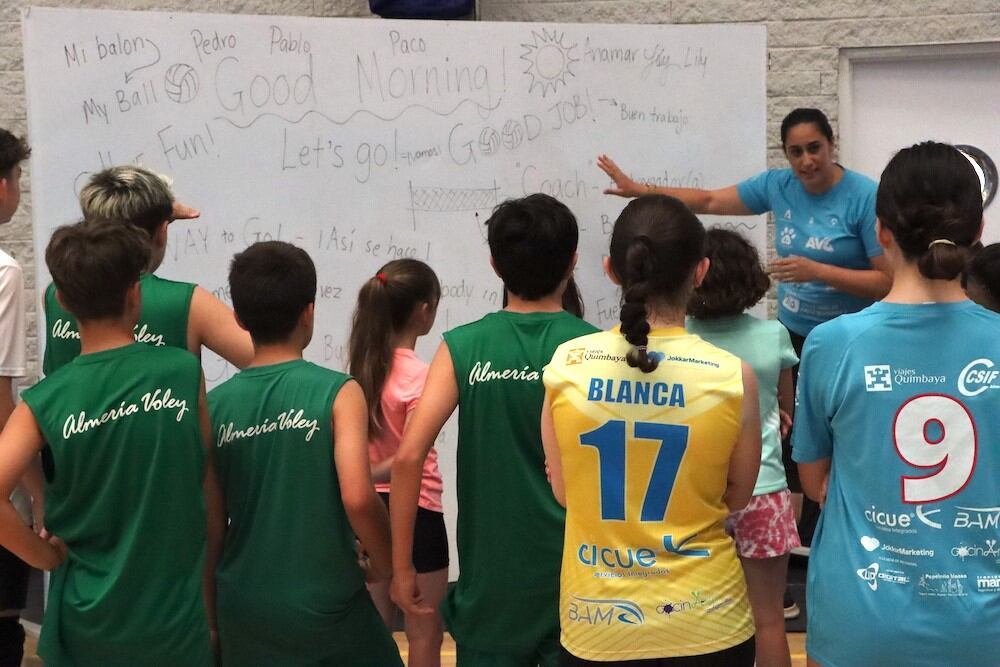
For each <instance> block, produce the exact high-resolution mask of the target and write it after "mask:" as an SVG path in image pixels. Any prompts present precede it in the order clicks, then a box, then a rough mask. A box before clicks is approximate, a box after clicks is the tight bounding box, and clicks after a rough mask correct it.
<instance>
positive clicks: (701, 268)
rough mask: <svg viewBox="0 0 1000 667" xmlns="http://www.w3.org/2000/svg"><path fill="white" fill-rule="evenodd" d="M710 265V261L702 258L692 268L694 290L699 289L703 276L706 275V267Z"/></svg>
mask: <svg viewBox="0 0 1000 667" xmlns="http://www.w3.org/2000/svg"><path fill="white" fill-rule="evenodd" d="M711 265H712V260H710V259H709V258H708V257H702V258H701V261H700V262H698V264H697V265H696V266H695V267H694V286H695V288H696V289H697V288H698V287H701V283H702V281H704V280H705V275H706V274H707V273H708V267H710V266H711Z"/></svg>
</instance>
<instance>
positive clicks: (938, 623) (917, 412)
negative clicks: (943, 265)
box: [793, 301, 1000, 667]
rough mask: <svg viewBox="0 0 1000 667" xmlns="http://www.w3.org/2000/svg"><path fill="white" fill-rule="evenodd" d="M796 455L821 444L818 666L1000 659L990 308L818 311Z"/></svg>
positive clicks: (813, 565)
mask: <svg viewBox="0 0 1000 667" xmlns="http://www.w3.org/2000/svg"><path fill="white" fill-rule="evenodd" d="M793 444H794V453H793V457H794V459H795V460H796V461H799V462H813V461H818V460H822V459H825V458H831V457H832V468H831V474H830V482H829V489H828V492H827V497H826V505H825V506H824V508H823V513H822V515H821V518H820V523H819V526H818V528H817V531H816V536H815V538H814V540H813V546H812V554H811V556H810V559H809V581H808V591H807V593H808V599H809V627H808V640H807V650H808V652H809V654H810V656H811V657H812V658H814V659H815V660H818V661H819V662H820V663H821V664H822V665H824V667H864V666H867V665H872V666H875V665H879V666H882V665H907V667H922V666H926V667H941V666H943V665H962V666H963V667H980V666H981V667H987V666H990V667H993V666H995V665H997V664H998V662H1000V657H998V653H997V650H996V649H997V648H998V647H1000V315H997V314H996V313H993V312H990V311H988V310H986V309H984V308H982V307H980V306H977V305H975V304H973V303H972V302H970V301H963V302H959V303H946V304H891V303H876V304H875V305H873V306H871V307H869V308H867V309H865V310H863V311H861V312H860V313H856V314H853V315H845V316H842V317H839V318H837V319H835V320H832V321H830V322H827V323H825V324H822V325H820V326H818V327H817V328H816V329H815V330H813V332H812V333H811V334H810V335H809V337H808V339H807V340H806V344H805V349H804V350H803V354H802V366H801V369H800V374H799V385H798V397H797V407H796V414H795V426H794V433H793Z"/></svg>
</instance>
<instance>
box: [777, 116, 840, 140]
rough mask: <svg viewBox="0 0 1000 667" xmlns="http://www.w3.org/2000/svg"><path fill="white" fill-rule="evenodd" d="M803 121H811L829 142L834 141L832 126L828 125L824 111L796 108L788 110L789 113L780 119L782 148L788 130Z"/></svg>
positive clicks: (828, 121)
mask: <svg viewBox="0 0 1000 667" xmlns="http://www.w3.org/2000/svg"><path fill="white" fill-rule="evenodd" d="M803 123H812V124H813V125H815V126H816V129H817V130H819V131H820V132H821V133H822V134H823V136H824V137H826V138H827V139H828V140H829V141H830V143H831V144H832V143H834V141H833V127H831V126H830V120H829V119H828V118H827V117H826V114H825V113H823V112H822V111H820V110H819V109H809V108H798V109H793V110H792V111H791V112H789V114H788V115H787V116H785V117H784V119H783V120H782V121H781V147H782V148H784V147H785V140H786V139H788V131H789V130H791V129H792V128H793V127H795V126H796V125H801V124H803Z"/></svg>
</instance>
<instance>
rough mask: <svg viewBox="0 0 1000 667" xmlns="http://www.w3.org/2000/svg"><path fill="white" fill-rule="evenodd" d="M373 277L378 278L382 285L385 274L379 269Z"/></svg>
mask: <svg viewBox="0 0 1000 667" xmlns="http://www.w3.org/2000/svg"><path fill="white" fill-rule="evenodd" d="M375 279H376V280H378V281H379V282H380V283H382V284H383V285H385V274H384V273H382V272H381V271H379V272H378V273H376V274H375Z"/></svg>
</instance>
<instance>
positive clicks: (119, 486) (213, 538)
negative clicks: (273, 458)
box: [0, 225, 222, 667]
mask: <svg viewBox="0 0 1000 667" xmlns="http://www.w3.org/2000/svg"><path fill="white" fill-rule="evenodd" d="M149 252H150V251H149V246H148V241H147V240H146V239H145V238H144V236H143V235H142V233H141V232H139V231H138V230H135V229H131V228H128V227H126V226H122V225H72V226H67V227H61V228H60V229H58V230H56V232H55V233H54V234H53V236H52V239H51V241H50V242H49V246H48V249H47V250H46V254H45V260H46V263H47V264H48V267H49V271H50V273H51V274H52V278H53V281H54V282H55V285H56V290H57V295H58V298H59V299H60V301H61V302H62V303H63V305H64V306H65V307H66V308H67V310H68V311H69V312H71V313H73V314H74V316H75V317H76V318H77V320H78V321H79V325H80V335H81V345H82V349H81V354H80V356H78V357H76V358H75V359H74V360H73V361H71V362H70V363H68V364H67V365H66V366H64V367H63V368H62V369H60V371H59V372H57V373H54V374H53V375H51V376H49V377H48V378H46V379H45V380H43V381H41V382H40V383H39V384H37V385H35V386H34V387H32V388H31V389H29V390H27V391H25V392H24V394H23V396H22V398H23V402H22V403H21V405H19V406H18V407H17V408H16V409H15V410H14V413H13V414H12V415H11V417H10V420H9V421H8V423H7V427H6V428H5V429H4V431H3V433H2V434H0V496H2V497H3V498H6V497H7V495H8V494H9V493H10V490H11V489H12V488H13V485H14V484H15V483H16V481H17V479H18V478H19V476H20V475H21V473H22V472H23V470H24V469H25V467H26V466H28V465H29V464H30V462H31V460H32V459H33V458H34V457H35V456H36V455H37V454H38V452H39V451H41V450H42V449H43V447H44V451H43V457H44V458H45V460H46V464H47V477H48V479H47V480H46V499H45V504H46V508H45V509H46V517H45V520H46V528H47V529H48V530H49V531H51V532H52V534H53V535H58V537H48V538H47V539H46V538H43V537H40V536H38V535H36V534H35V533H33V532H32V531H31V530H30V529H29V528H27V527H26V526H25V525H24V524H23V523H22V522H21V521H20V520H19V519H18V517H17V515H16V513H15V512H14V508H13V506H12V505H11V504H10V503H9V502H0V544H3V545H4V546H5V547H6V548H8V549H10V551H11V552H13V553H14V554H16V555H17V556H19V557H20V558H22V559H23V560H25V561H26V562H28V563H29V564H31V565H33V566H35V567H38V568H42V569H47V570H54V571H53V573H52V577H51V580H50V587H49V598H48V605H47V607H46V611H45V619H44V623H43V629H42V636H41V639H40V643H39V654H40V655H41V656H42V657H43V658H44V659H45V664H46V665H49V666H50V667H60V666H62V665H73V666H74V667H89V666H93V667H98V666H100V667H126V666H134V665H139V664H155V665H158V666H161V665H162V666H169V667H182V666H183V667H188V666H192V665H193V666H197V667H209V665H211V664H212V655H211V646H210V635H209V627H210V625H209V623H210V621H211V620H213V619H212V617H213V615H214V614H213V613H212V611H211V607H212V604H213V591H212V585H211V581H210V577H209V578H207V579H206V580H205V582H204V589H203V581H202V576H203V574H206V573H207V574H206V576H208V575H210V573H211V571H212V569H213V568H212V565H213V557H214V554H215V552H216V551H217V548H218V542H219V538H220V537H221V528H222V526H221V523H220V521H219V519H220V518H221V514H220V513H219V511H218V509H219V505H218V500H219V495H218V487H217V486H216V481H215V474H214V471H213V470H212V465H211V458H210V457H209V456H207V453H208V452H206V449H207V447H208V446H207V441H208V435H209V426H208V421H207V419H208V412H207V407H206V403H205V394H204V385H203V381H202V374H201V366H200V364H199V363H198V360H197V359H196V358H195V357H194V355H192V354H191V353H189V352H187V351H185V350H180V349H177V348H167V347H164V348H155V347H150V346H147V345H142V344H139V343H136V341H135V338H134V336H133V335H132V330H133V327H134V326H135V323H136V321H137V320H138V317H139V312H140V309H141V295H140V287H139V277H140V274H141V272H142V270H143V269H144V267H145V266H146V264H147V262H148V261H149ZM209 451H210V450H209ZM206 510H207V512H208V516H209V529H208V531H206V521H205V519H206ZM206 536H207V540H208V556H207V557H206ZM64 561H65V562H64ZM60 565H61V567H60ZM57 568H58V569H57ZM203 593H204V595H205V598H204V599H203V597H202V595H203ZM206 605H207V606H208V607H209V611H208V613H206Z"/></svg>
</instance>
